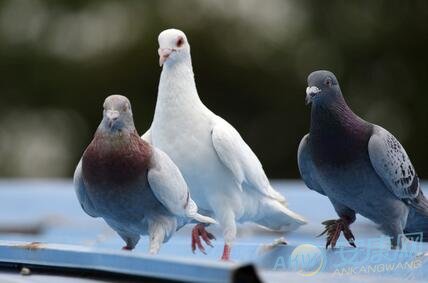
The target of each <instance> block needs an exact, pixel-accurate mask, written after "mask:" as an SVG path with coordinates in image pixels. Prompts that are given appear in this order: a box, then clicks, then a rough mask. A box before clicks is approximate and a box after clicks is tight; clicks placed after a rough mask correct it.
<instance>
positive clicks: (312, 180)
mask: <svg viewBox="0 0 428 283" xmlns="http://www.w3.org/2000/svg"><path fill="white" fill-rule="evenodd" d="M308 141H309V134H307V135H306V136H304V137H303V139H302V141H301V142H300V145H299V150H298V151H297V163H298V166H299V171H300V175H301V176H302V179H303V182H305V184H306V186H307V187H308V188H309V189H311V190H314V191H316V192H318V193H320V194H322V195H325V193H324V190H323V189H322V187H321V186H320V185H319V182H318V180H317V178H318V176H317V170H316V168H315V165H314V163H313V161H312V156H311V154H310V151H309V146H308Z"/></svg>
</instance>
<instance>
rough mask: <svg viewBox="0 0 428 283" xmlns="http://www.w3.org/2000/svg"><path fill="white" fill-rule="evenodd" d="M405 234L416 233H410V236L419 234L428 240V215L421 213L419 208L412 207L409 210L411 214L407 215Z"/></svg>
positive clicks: (415, 236) (414, 236)
mask: <svg viewBox="0 0 428 283" xmlns="http://www.w3.org/2000/svg"><path fill="white" fill-rule="evenodd" d="M404 233H405V234H414V235H413V236H412V235H408V236H409V238H417V237H418V235H417V234H421V235H422V241H423V242H428V216H426V215H425V214H421V213H420V212H419V210H416V209H415V208H413V207H411V208H410V211H409V216H408V217H407V223H406V228H405V229H404Z"/></svg>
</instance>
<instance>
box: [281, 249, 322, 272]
mask: <svg viewBox="0 0 428 283" xmlns="http://www.w3.org/2000/svg"><path fill="white" fill-rule="evenodd" d="M326 259H327V258H326V256H325V252H324V251H322V250H321V249H319V248H318V247H317V246H314V245H310V244H303V245H300V246H297V247H296V248H295V249H294V250H293V252H292V253H291V255H290V258H289V267H290V269H291V270H292V271H296V272H298V273H299V274H301V275H303V276H314V275H316V274H318V273H319V272H321V271H322V270H323V269H324V268H325V266H326V263H327V262H326Z"/></svg>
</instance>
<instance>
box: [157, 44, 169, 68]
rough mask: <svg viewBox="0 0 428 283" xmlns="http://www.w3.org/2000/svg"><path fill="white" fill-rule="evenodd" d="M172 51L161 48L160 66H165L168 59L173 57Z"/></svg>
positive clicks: (159, 51)
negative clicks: (170, 56)
mask: <svg viewBox="0 0 428 283" xmlns="http://www.w3.org/2000/svg"><path fill="white" fill-rule="evenodd" d="M171 53H172V49H170V48H159V49H158V54H159V66H161V67H162V66H163V63H165V61H166V59H168V57H169V55H171Z"/></svg>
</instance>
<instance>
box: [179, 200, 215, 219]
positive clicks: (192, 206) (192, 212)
mask: <svg viewBox="0 0 428 283" xmlns="http://www.w3.org/2000/svg"><path fill="white" fill-rule="evenodd" d="M186 216H187V217H189V218H191V219H194V220H196V221H197V222H200V223H204V224H216V223H217V222H216V221H215V220H214V219H212V218H211V217H208V216H204V215H201V214H199V213H198V206H197V205H196V203H195V202H194V201H193V200H192V199H189V202H188V205H187V210H186Z"/></svg>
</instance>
